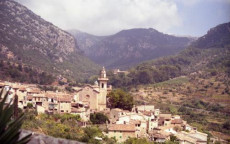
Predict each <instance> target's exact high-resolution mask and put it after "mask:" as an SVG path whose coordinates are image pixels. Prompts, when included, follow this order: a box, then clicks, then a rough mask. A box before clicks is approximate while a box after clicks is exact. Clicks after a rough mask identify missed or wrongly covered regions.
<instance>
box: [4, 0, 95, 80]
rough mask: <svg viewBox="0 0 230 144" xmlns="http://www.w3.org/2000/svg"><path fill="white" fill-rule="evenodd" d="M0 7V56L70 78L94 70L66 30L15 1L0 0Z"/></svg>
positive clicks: (88, 73) (84, 74) (91, 72)
mask: <svg viewBox="0 0 230 144" xmlns="http://www.w3.org/2000/svg"><path fill="white" fill-rule="evenodd" d="M0 9H1V10H0V55H1V57H0V59H2V60H9V61H13V62H16V63H21V64H26V65H30V66H31V67H35V68H38V69H40V70H42V71H46V72H48V73H51V74H54V75H59V74H61V75H63V76H65V77H69V78H70V77H71V78H84V77H87V76H89V75H91V74H94V73H97V71H98V66H97V65H96V64H94V63H93V62H91V61H90V60H88V59H87V58H86V57H85V56H83V55H82V51H81V50H80V49H79V47H78V45H77V42H76V40H75V39H74V37H73V36H72V35H70V34H69V33H67V32H65V31H63V30H61V29H60V28H58V27H56V26H54V25H53V24H51V23H49V22H47V21H45V20H44V19H42V18H41V17H40V16H37V15H36V14H34V13H33V12H32V11H30V10H28V9H27V8H26V7H24V6H22V5H20V4H19V3H17V2H15V1H12V0H3V1H1V2H0Z"/></svg>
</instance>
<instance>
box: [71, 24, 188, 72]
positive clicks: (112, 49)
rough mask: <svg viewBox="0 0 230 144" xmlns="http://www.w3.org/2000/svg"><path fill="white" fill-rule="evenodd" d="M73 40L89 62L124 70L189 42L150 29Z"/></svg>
mask: <svg viewBox="0 0 230 144" xmlns="http://www.w3.org/2000/svg"><path fill="white" fill-rule="evenodd" d="M75 38H76V39H77V40H79V43H80V44H79V45H80V48H82V50H83V51H84V50H85V53H86V55H87V56H88V57H89V58H90V59H91V60H93V61H94V62H96V63H98V64H100V65H104V66H106V67H108V68H128V67H130V66H131V65H135V64H137V63H140V62H142V61H145V60H151V59H155V58H157V57H161V56H167V55H172V54H175V53H177V52H179V51H181V50H183V49H184V48H186V47H187V46H188V44H189V43H190V42H191V41H192V39H191V38H187V37H176V36H171V35H168V34H163V33H161V32H158V31H157V30H155V29H152V28H149V29H142V28H137V29H129V30H123V31H120V32H118V33H116V34H114V35H110V36H106V37H98V36H92V35H89V34H85V33H78V34H76V35H75ZM80 39H81V40H80ZM81 46H82V47H81Z"/></svg>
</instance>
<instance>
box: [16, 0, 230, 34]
mask: <svg viewBox="0 0 230 144" xmlns="http://www.w3.org/2000/svg"><path fill="white" fill-rule="evenodd" d="M16 1H18V2H19V3H21V4H23V5H24V6H26V7H27V8H29V9H30V10H32V11H33V12H34V13H36V14H37V15H39V16H41V17H42V18H44V19H45V20H47V21H49V22H51V23H53V24H54V25H56V26H58V27H60V28H62V29H64V30H73V29H76V30H80V31H82V32H87V33H90V34H94V35H111V34H114V33H117V32H119V31H121V30H124V29H131V28H154V29H156V30H158V31H160V32H163V33H167V34H174V35H181V36H195V37H199V36H202V35H204V34H206V33H207V31H208V30H209V29H210V28H212V27H215V26H216V25H218V24H221V23H226V22H230V0H16Z"/></svg>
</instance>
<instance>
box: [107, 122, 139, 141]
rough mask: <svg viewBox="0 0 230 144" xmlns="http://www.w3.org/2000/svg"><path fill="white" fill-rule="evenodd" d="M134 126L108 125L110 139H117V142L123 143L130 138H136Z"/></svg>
mask: <svg viewBox="0 0 230 144" xmlns="http://www.w3.org/2000/svg"><path fill="white" fill-rule="evenodd" d="M135 132H136V130H135V125H134V124H111V125H108V137H109V138H113V137H114V138H116V139H117V142H119V143H121V142H124V141H125V140H127V139H128V138H129V137H136V133H135Z"/></svg>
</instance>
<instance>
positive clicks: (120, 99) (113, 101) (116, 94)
mask: <svg viewBox="0 0 230 144" xmlns="http://www.w3.org/2000/svg"><path fill="white" fill-rule="evenodd" d="M107 98H108V107H110V108H121V109H124V110H131V109H132V108H133V105H134V100H133V97H132V96H131V95H130V94H128V93H126V92H124V91H123V90H121V89H117V90H113V91H112V92H110V93H109V94H108V95H107Z"/></svg>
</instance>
